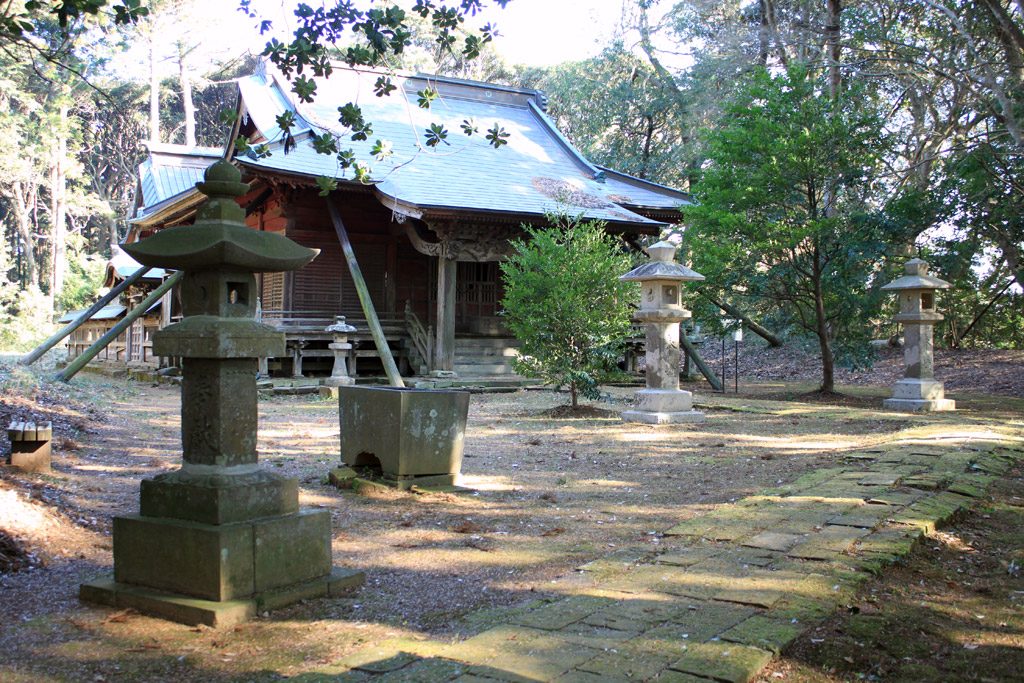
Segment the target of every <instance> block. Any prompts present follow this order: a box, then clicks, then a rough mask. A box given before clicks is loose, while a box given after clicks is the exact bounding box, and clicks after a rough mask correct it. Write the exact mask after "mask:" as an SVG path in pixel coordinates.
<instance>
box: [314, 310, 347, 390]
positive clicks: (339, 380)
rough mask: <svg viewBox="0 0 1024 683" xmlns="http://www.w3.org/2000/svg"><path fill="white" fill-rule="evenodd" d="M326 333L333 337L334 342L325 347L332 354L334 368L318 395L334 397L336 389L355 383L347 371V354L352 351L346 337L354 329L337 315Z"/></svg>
mask: <svg viewBox="0 0 1024 683" xmlns="http://www.w3.org/2000/svg"><path fill="white" fill-rule="evenodd" d="M326 331H327V332H330V333H331V334H333V335H334V341H332V342H331V343H330V344H328V345H327V348H329V349H330V350H331V351H333V352H334V368H333V369H332V370H331V376H330V377H328V378H327V379H325V380H324V386H322V387H320V394H321V395H322V396H325V397H327V396H330V397H335V396H337V395H338V387H347V386H350V385H352V384H355V383H356V380H355V377H352V376H351V375H350V374H349V369H348V358H349V353H350V352H351V351H352V344H351V343H349V341H348V335H349V334H350V333H352V332H355V331H356V328H354V327H352V326H351V325H349V324H348V323H347V322H345V316H343V315H339V316H337V317H336V318H335V319H334V324H333V325H330V326H329V327H328V328H327V329H326Z"/></svg>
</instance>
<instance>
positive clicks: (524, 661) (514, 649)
mask: <svg viewBox="0 0 1024 683" xmlns="http://www.w3.org/2000/svg"><path fill="white" fill-rule="evenodd" d="M599 654H600V651H599V650H595V649H591V648H588V647H583V646H581V645H579V644H578V643H574V642H571V641H570V640H568V639H566V638H564V637H562V636H559V635H558V634H557V633H550V632H548V631H541V630H538V629H530V628H524V627H521V626H498V627H497V628H493V629H490V630H488V631H484V632H483V633H481V634H479V635H476V636H473V637H472V638H469V639H468V640H465V641H463V642H461V643H456V644H454V645H451V646H449V647H447V648H445V649H444V650H443V655H444V657H445V658H447V659H454V660H457V661H460V662H464V663H466V664H470V665H472V668H471V669H470V673H473V674H479V675H482V676H488V677H492V678H499V679H502V680H532V681H537V680H540V681H547V680H551V679H553V678H555V677H557V676H559V675H561V674H563V673H565V672H567V671H570V670H571V669H574V668H577V667H578V666H579V665H580V664H582V663H583V662H585V661H587V660H590V659H593V658H594V657H596V656H597V655H599Z"/></svg>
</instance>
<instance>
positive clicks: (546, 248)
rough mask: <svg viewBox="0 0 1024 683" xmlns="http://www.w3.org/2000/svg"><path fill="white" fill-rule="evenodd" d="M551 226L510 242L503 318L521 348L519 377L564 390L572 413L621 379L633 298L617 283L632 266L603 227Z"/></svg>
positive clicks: (565, 221) (566, 222)
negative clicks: (619, 364)
mask: <svg viewBox="0 0 1024 683" xmlns="http://www.w3.org/2000/svg"><path fill="white" fill-rule="evenodd" d="M550 220H551V223H552V224H553V227H550V228H546V229H534V228H529V227H527V228H526V232H527V234H528V235H529V239H528V240H526V241H523V240H516V241H514V242H513V243H512V247H513V254H512V256H511V257H509V258H508V259H507V260H506V261H505V262H504V263H502V264H501V271H502V276H503V278H504V281H505V299H504V301H503V306H504V315H505V318H506V320H507V321H508V326H509V328H510V329H511V331H512V333H513V334H515V336H516V337H517V338H518V339H519V340H520V342H521V343H522V346H521V347H520V354H521V355H520V357H519V358H518V359H517V360H516V361H515V363H514V367H515V368H516V371H517V372H519V373H520V374H522V375H524V376H526V377H534V378H538V379H541V380H543V381H544V383H545V384H552V385H554V386H556V387H563V386H567V387H568V388H569V393H570V395H571V397H572V406H573V407H574V408H575V407H577V406H578V405H579V397H580V396H581V395H582V396H583V397H585V398H591V399H593V398H597V397H598V396H599V393H598V386H599V385H600V384H601V383H602V382H606V381H608V380H609V379H610V378H612V377H614V376H615V375H616V374H618V372H619V370H618V367H617V366H616V363H617V361H618V359H619V355H620V352H621V350H622V345H623V343H624V341H625V339H626V337H627V336H628V334H629V330H630V322H629V319H630V304H631V303H632V302H633V301H634V300H635V299H636V298H637V293H636V287H635V285H633V284H632V283H626V282H621V281H620V280H619V276H620V275H622V274H623V273H625V272H627V271H628V270H629V269H630V268H631V266H632V259H631V258H630V256H629V254H628V252H627V251H626V250H625V248H624V245H623V244H622V243H621V241H619V240H617V239H616V238H614V237H612V236H611V235H609V234H608V233H606V232H605V231H604V224H603V223H601V222H584V221H581V220H579V219H571V218H566V217H550Z"/></svg>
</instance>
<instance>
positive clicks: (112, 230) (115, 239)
mask: <svg viewBox="0 0 1024 683" xmlns="http://www.w3.org/2000/svg"><path fill="white" fill-rule="evenodd" d="M107 231H108V232H109V234H110V255H111V256H113V255H114V249H115V248H116V247H117V246H118V245H119V244H120V243H121V237H120V235H118V231H117V216H116V215H115V216H110V217H109V218H107Z"/></svg>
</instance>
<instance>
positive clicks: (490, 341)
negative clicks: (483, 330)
mask: <svg viewBox="0 0 1024 683" xmlns="http://www.w3.org/2000/svg"><path fill="white" fill-rule="evenodd" d="M516 346H519V342H518V340H516V339H515V338H514V337H456V338H455V347H456V348H515V347H516Z"/></svg>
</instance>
